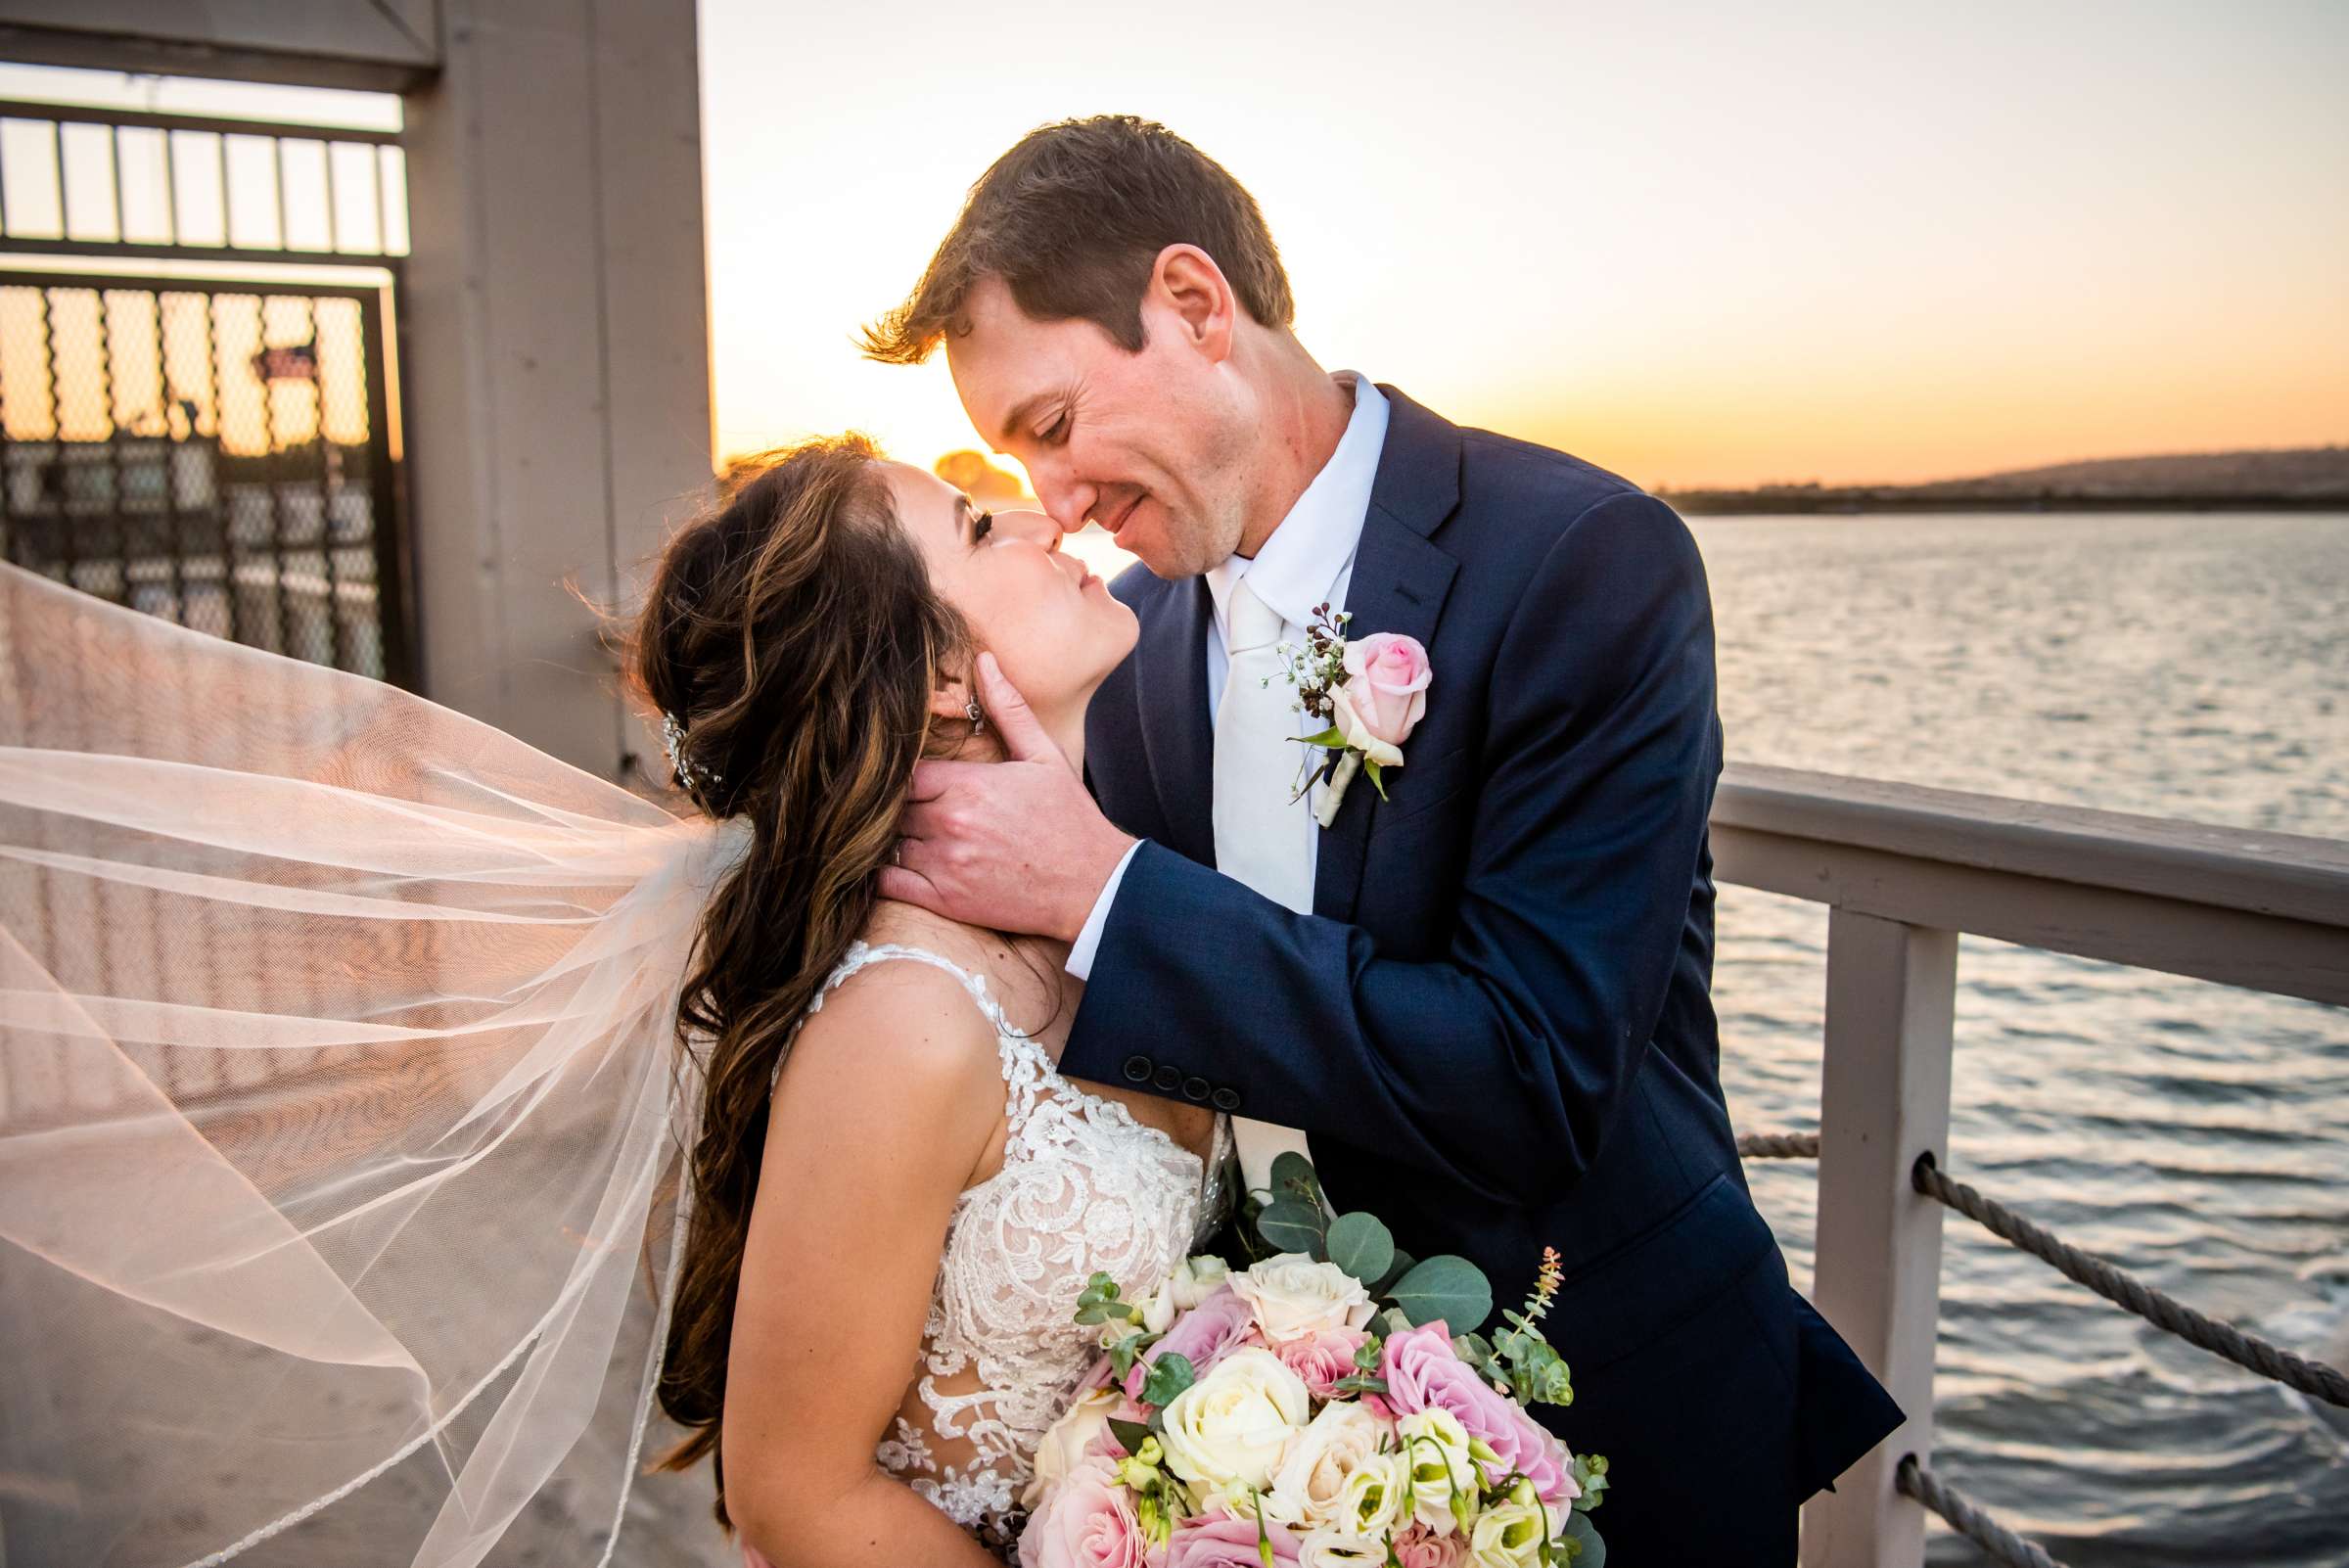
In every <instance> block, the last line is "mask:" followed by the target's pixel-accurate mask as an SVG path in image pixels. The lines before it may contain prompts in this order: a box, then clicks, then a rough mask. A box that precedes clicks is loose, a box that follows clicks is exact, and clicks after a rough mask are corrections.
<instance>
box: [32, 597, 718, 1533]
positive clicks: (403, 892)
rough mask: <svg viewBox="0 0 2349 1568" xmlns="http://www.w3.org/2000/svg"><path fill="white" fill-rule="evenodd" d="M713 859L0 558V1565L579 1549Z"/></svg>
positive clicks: (615, 1497)
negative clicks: (563, 1545) (557, 1503)
mask: <svg viewBox="0 0 2349 1568" xmlns="http://www.w3.org/2000/svg"><path fill="white" fill-rule="evenodd" d="M746 836H747V835H746V834H745V832H744V831H743V829H742V827H741V825H740V824H738V823H736V824H724V825H720V824H715V823H712V822H709V821H707V820H691V821H688V820H680V819H678V818H677V817H674V816H671V815H670V814H669V813H668V812H667V811H665V810H663V809H661V808H660V807H658V806H655V805H653V804H650V803H648V802H646V801H644V800H641V799H639V798H637V797H635V796H633V795H630V794H629V793H627V792H626V791H625V790H622V789H621V788H619V787H618V786H616V785H613V784H609V783H606V782H604V781H602V780H600V779H597V778H594V777H592V776H590V775H589V774H586V773H583V772H580V771H578V770H577V769H576V768H573V767H570V766H568V765H567V764H565V763H562V762H559V761H555V760H553V759H552V758H549V757H546V756H544V755H543V754H541V753H538V752H536V751H533V750H531V749H530V747H528V746H525V745H523V744H522V743H521V742H519V741H516V740H514V739H512V738H511V737H509V736H506V735H504V734H501V733H499V732H498V731H496V730H494V729H491V728H489V727H487V726H486V725H484V724H481V723H479V722H477V721H475V720H473V719H469V718H466V717H464V716H462V715H457V714H454V713H451V712H449V711H447V710H445V709H442V708H438V707H436V706H435V705H433V704H431V703H429V702H426V701H424V700H423V699H421V698H419V697H416V696H414V695H412V694H410V693H407V692H402V691H399V690H397V689H394V688H392V687H389V686H385V685H382V684H379V683H377V682H374V681H370V680H366V679H364V678H361V677H359V676H356V675H350V674H345V673H342V672H339V671H336V670H331V669H321V668H318V667H316V666H311V665H305V664H301V663H299V662H297V661H294V660H290V659H285V658H281V657H278V656H276V655H273V654H268V653H263V652H259V651H257V650H254V649H251V648H245V647H239V646H237V645H234V644H231V643H227V642H222V641H219V640H217V639H214V638H212V637H209V636H206V635H203V634H201V633H197V632H193V631H188V630H183V629H181V628H180V627H177V626H174V625H171V624H169V623H164V622H162V621H160V620H156V619H154V618H151V617H148V616H144V615H140V614H137V613H134V612H132V611H129V610H125V609H120V608H117V607H115V606H113V605H109V604H105V603H102V602H100V601H98V600H96V599H92V598H89V597H87V596H84V595H82V594H79V593H76V592H74V591H72V590H70V589H68V588H65V587H62V586H59V585H58V584H56V583H53V582H51V581H49V580H47V579H45V578H42V577H39V576H33V575H31V574H28V573H25V572H23V571H22V570H19V569H17V568H13V567H0V1344H4V1345H5V1350H6V1354H5V1356H4V1357H0V1562H6V1563H8V1564H9V1565H11V1568H26V1565H30V1564H50V1563H59V1564H68V1563H69V1564H74V1565H76V1568H83V1565H89V1568H94V1565H97V1564H111V1563H121V1564H180V1563H216V1562H222V1561H225V1560H228V1559H229V1558H231V1557H238V1556H240V1555H243V1556H244V1560H247V1561H253V1562H258V1561H272V1562H284V1563H292V1562H299V1563H357V1562H365V1563H401V1562H407V1563H413V1564H415V1565H417V1568H446V1565H456V1564H470V1563H477V1562H481V1561H484V1559H486V1558H488V1557H489V1555H490V1553H491V1551H492V1549H493V1548H494V1547H496V1546H497V1545H498V1543H499V1541H500V1538H501V1536H502V1535H503V1534H504V1532H505V1531H506V1528H507V1526H508V1525H509V1524H510V1523H511V1522H512V1521H513V1520H514V1518H515V1517H516V1515H517V1514H518V1513H519V1512H520V1511H521V1510H522V1509H523V1508H524V1507H525V1506H526V1505H527V1504H530V1502H531V1500H532V1499H533V1498H535V1497H538V1496H539V1495H540V1494H542V1493H546V1492H548V1491H550V1489H561V1491H562V1494H563V1497H564V1501H565V1503H566V1506H567V1507H568V1509H569V1511H570V1512H571V1513H573V1514H574V1515H582V1516H586V1517H591V1518H603V1519H609V1520H611V1521H612V1522H613V1528H614V1530H615V1531H616V1530H617V1524H618V1520H619V1517H620V1513H621V1510H622V1507H623V1506H624V1503H625V1499H626V1489H627V1486H628V1483H629V1480H630V1477H631V1475H632V1473H633V1471H634V1469H635V1468H636V1466H637V1464H638V1463H639V1462H640V1460H639V1455H638V1453H637V1452H636V1451H637V1448H638V1446H639V1445H640V1443H641V1441H642V1436H643V1422H644V1416H645V1411H646V1408H647V1406H648V1404H649V1400H650V1395H651V1389H652V1383H653V1379H654V1376H655V1374H656V1370H657V1367H658V1364H659V1359H660V1353H661V1348H662V1339H663V1337H664V1335H665V1333H666V1323H667V1314H668V1292H669V1288H670V1282H671V1277H672V1275H673V1272H674V1266H675V1261H676V1248H677V1247H678V1245H679V1244H680V1243H681V1241H682V1238H683V1234H684V1219H685V1197H684V1194H683V1191H682V1187H683V1183H682V1182H681V1181H680V1180H679V1176H680V1173H681V1160H680V1152H681V1149H682V1148H683V1147H684V1146H685V1144H686V1143H687V1141H688V1140H689V1139H690V1136H691V1123H692V1120H693V1117H694V1113H695V1107H696V1098H697V1088H698V1084H699V1078H698V1073H697V1071H696V1069H695V1068H694V1067H693V1065H692V1064H691V1063H690V1062H689V1061H686V1060H684V1059H683V1058H682V1057H681V1055H680V1053H679V1052H678V1051H677V1050H676V1048H675V1042H674V1028H675V1021H676V1012H677V996H678V991H679V987H680V984H681V982H682V981H683V979H684V976H685V972H686V968H687V964H688V961H689V959H690V956H691V951H692V947H693V944H694V939H695V933H696V922H697V918H698V916H699V914H700V912H701V909H702V907H703V905H704V903H705V901H706V899H707V898H708V897H709V894H710V892H711V890H712V888H713V887H714V885H715V884H716V882H717V881H718V879H719V878H721V877H722V876H723V875H724V874H725V872H726V870H727V869H728V868H729V867H730V865H731V864H732V863H733V862H734V861H735V860H736V859H737V858H738V857H739V855H740V854H741V853H742V850H743V847H744V843H745V839H746ZM648 1300H649V1302H650V1304H651V1307H650V1310H647V1302H648ZM599 1407H601V1408H602V1409H603V1410H604V1411H605V1412H606V1418H607V1419H609V1418H610V1412H611V1411H613V1410H614V1409H616V1408H617V1409H619V1410H620V1411H622V1420H624V1421H628V1422H632V1425H630V1426H629V1427H628V1428H627V1433H628V1437H627V1441H626V1444H625V1452H624V1453H622V1454H615V1453H613V1452H612V1448H611V1446H609V1445H605V1446H601V1447H599V1448H596V1449H594V1451H593V1452H590V1449H589V1447H587V1446H581V1445H580V1444H579V1442H578V1440H579V1438H580V1435H581V1433H582V1431H584V1430H585V1429H586V1427H587V1425H588V1423H589V1421H590V1419H591V1417H594V1416H595V1415H596V1413H597V1411H598V1409H599ZM603 1550H604V1555H605V1558H606V1560H609V1557H610V1546H609V1545H608V1544H607V1545H604V1547H603ZM567 1560H575V1559H567ZM576 1560H580V1561H584V1560H586V1559H585V1558H584V1557H581V1558H577V1559H576Z"/></svg>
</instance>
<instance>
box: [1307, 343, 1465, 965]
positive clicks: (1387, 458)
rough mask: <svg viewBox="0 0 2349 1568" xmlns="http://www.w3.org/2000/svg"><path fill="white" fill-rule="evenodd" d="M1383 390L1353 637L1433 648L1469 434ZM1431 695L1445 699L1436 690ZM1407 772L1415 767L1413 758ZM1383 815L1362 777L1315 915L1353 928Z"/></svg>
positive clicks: (1343, 815)
mask: <svg viewBox="0 0 2349 1568" xmlns="http://www.w3.org/2000/svg"><path fill="white" fill-rule="evenodd" d="M1379 390H1380V391H1381V392H1385V393H1386V395H1387V398H1388V401H1389V403H1390V404H1391V408H1390V411H1389V413H1388V416H1387V441H1386V446H1385V448H1384V449H1383V450H1382V451H1381V452H1380V453H1379V459H1378V478H1377V479H1376V480H1375V481H1374V482H1373V483H1372V485H1371V488H1370V510H1369V512H1368V514H1367V515H1366V516H1365V517H1364V518H1363V520H1362V542H1361V544H1360V545H1359V547H1357V549H1356V551H1355V557H1354V576H1353V577H1352V578H1351V579H1350V580H1349V582H1348V585H1347V589H1346V609H1347V611H1348V612H1349V613H1351V614H1352V616H1353V617H1354V619H1353V620H1352V621H1350V622H1348V623H1347V625H1346V634H1347V636H1349V637H1366V636H1368V635H1370V634H1371V633H1372V632H1376V631H1393V632H1399V633H1401V634H1403V635H1404V636H1407V637H1415V638H1417V639H1418V640H1419V642H1420V643H1421V644H1422V645H1423V646H1427V647H1430V648H1432V647H1433V646H1434V643H1435V640H1436V623H1437V622H1438V621H1439V620H1441V619H1442V618H1443V614H1444V600H1445V597H1446V595H1448V594H1449V593H1450V592H1451V579H1452V576H1453V575H1454V574H1455V573H1457V572H1458V570H1459V563H1458V562H1456V561H1454V560H1453V559H1452V558H1451V556H1450V555H1448V554H1446V553H1445V552H1444V551H1443V550H1441V549H1439V548H1437V547H1436V546H1435V545H1434V544H1433V543H1431V542H1429V539H1428V537H1427V536H1428V534H1429V533H1431V532H1432V531H1434V530H1435V529H1436V527H1437V525H1439V524H1441V523H1442V522H1443V521H1444V520H1445V519H1446V518H1448V517H1450V516H1451V513H1452V511H1453V510H1454V508H1456V507H1457V506H1458V505H1459V499H1460V433H1459V430H1458V428H1457V427H1455V426H1453V425H1451V423H1449V422H1448V421H1446V420H1444V419H1441V418H1439V417H1438V416H1436V415H1434V414H1431V413H1429V412H1428V411H1427V410H1426V409H1424V408H1422V407H1420V406H1419V405H1418V404H1417V403H1414V402H1412V401H1411V400H1410V399H1409V398H1407V397H1405V396H1404V395H1403V393H1401V392H1397V391H1396V390H1395V389H1394V388H1392V387H1387V386H1383V385H1382V386H1381V387H1380V389H1379ZM1441 678H1442V677H1441V674H1440V673H1439V675H1438V679H1439V681H1440V680H1441ZM1430 696H1431V700H1435V701H1440V700H1442V699H1441V698H1440V697H1437V696H1436V695H1435V688H1434V687H1432V686H1431V687H1430ZM1405 744H1406V748H1407V744H1408V743H1407V742H1406V743H1405ZM1408 765H1409V753H1408V751H1407V749H1406V751H1405V767H1406V768H1407V767H1408ZM1378 807H1379V799H1378V791H1377V790H1375V789H1373V788H1372V787H1371V785H1370V781H1369V780H1368V779H1366V778H1357V779H1356V780H1355V781H1354V783H1353V784H1352V785H1351V786H1350V787H1349V788H1348V789H1347V791H1346V799H1345V802H1344V804H1343V805H1341V806H1340V807H1338V814H1337V816H1336V818H1335V819H1334V820H1332V821H1331V823H1330V824H1329V826H1328V827H1326V828H1324V829H1322V830H1321V848H1320V853H1319V856H1318V859H1317V861H1316V864H1315V869H1314V873H1313V913H1315V914H1317V915H1322V916H1324V917H1326V918H1328V919H1331V920H1343V921H1346V922H1348V923H1349V924H1351V923H1352V922H1353V920H1354V912H1355V905H1356V903H1357V901H1358V900H1359V898H1360V896H1361V889H1362V866H1363V863H1364V861H1365V859H1366V858H1367V856H1368V853H1369V847H1370V828H1371V825H1372V823H1373V822H1374V820H1375V819H1376V817H1377V814H1378Z"/></svg>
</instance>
